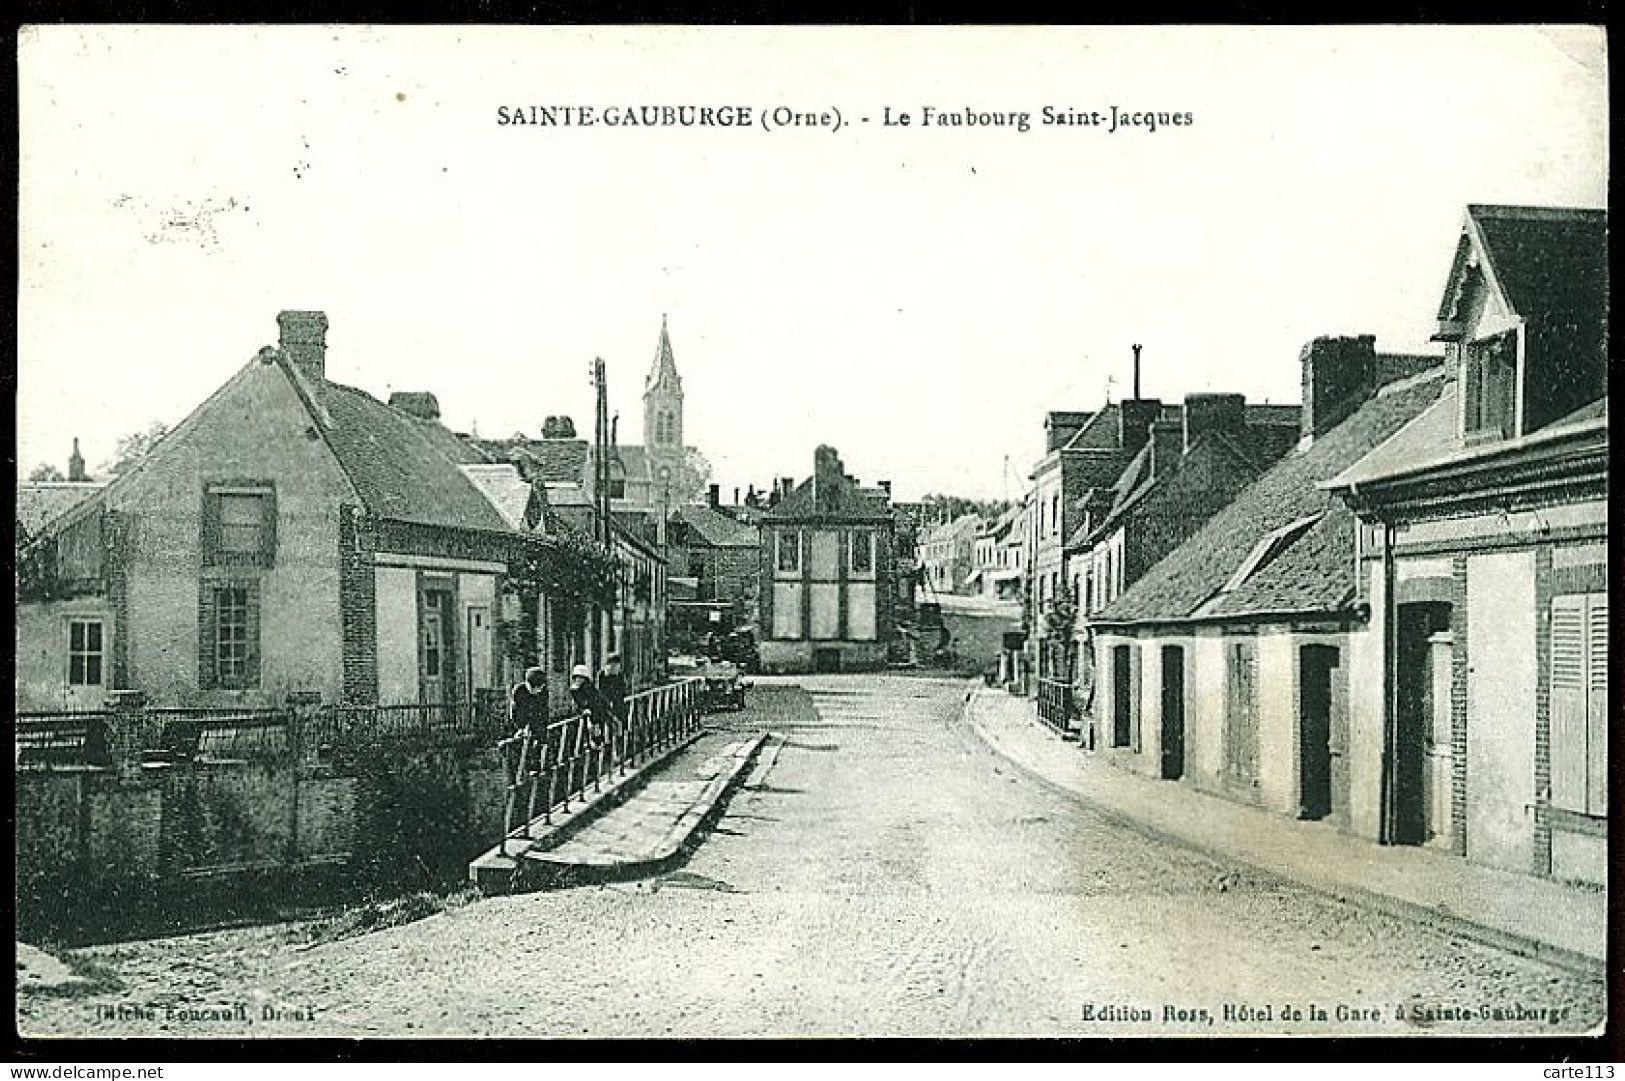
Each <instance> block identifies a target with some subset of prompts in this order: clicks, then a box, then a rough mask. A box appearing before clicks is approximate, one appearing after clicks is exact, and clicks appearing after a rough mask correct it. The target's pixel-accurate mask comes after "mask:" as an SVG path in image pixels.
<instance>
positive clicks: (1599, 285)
mask: <svg viewBox="0 0 1625 1081" xmlns="http://www.w3.org/2000/svg"><path fill="white" fill-rule="evenodd" d="M1467 213H1468V215H1469V216H1470V217H1471V218H1472V219H1473V221H1474V223H1475V224H1476V225H1477V227H1478V230H1479V235H1480V236H1482V237H1483V239H1484V243H1485V246H1486V247H1487V248H1488V254H1489V258H1490V265H1491V267H1492V268H1493V269H1494V273H1495V278H1496V281H1497V282H1499V283H1500V286H1501V290H1502V292H1503V293H1505V294H1506V298H1507V300H1508V301H1509V302H1510V303H1511V304H1512V307H1513V310H1514V311H1516V312H1517V313H1518V314H1519V315H1521V316H1523V317H1524V318H1525V319H1543V318H1549V317H1555V316H1562V317H1564V318H1565V319H1568V318H1572V317H1574V316H1576V315H1578V316H1581V317H1586V316H1590V317H1592V318H1597V319H1605V318H1606V314H1605V313H1606V312H1607V305H1608V213H1607V211H1604V210H1570V209H1559V208H1552V207H1517V206H1482V205H1475V206H1470V207H1468V208H1467Z"/></svg>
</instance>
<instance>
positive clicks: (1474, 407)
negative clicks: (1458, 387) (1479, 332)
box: [1462, 330, 1518, 439]
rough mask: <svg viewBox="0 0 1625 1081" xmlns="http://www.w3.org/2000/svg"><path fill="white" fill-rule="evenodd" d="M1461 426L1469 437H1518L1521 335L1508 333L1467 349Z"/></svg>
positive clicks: (1469, 346) (1478, 342)
mask: <svg viewBox="0 0 1625 1081" xmlns="http://www.w3.org/2000/svg"><path fill="white" fill-rule="evenodd" d="M1466 354H1467V358H1466V363H1465V366H1464V371H1463V374H1464V375H1465V377H1466V385H1465V390H1464V391H1463V398H1464V400H1465V409H1466V415H1465V416H1464V418H1463V423H1462V427H1463V430H1464V432H1465V434H1466V435H1467V436H1468V438H1476V439H1511V438H1512V437H1513V436H1514V435H1516V434H1517V427H1518V424H1517V405H1518V334H1517V332H1516V331H1512V330H1509V331H1507V332H1506V333H1504V334H1497V335H1496V336H1495V337H1493V338H1485V339H1483V340H1482V341H1476V342H1471V343H1469V344H1468V346H1467V349H1466Z"/></svg>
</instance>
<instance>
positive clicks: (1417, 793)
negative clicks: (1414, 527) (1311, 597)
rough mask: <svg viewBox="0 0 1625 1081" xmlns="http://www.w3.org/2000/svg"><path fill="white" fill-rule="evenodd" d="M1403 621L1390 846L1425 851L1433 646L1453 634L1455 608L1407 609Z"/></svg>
mask: <svg viewBox="0 0 1625 1081" xmlns="http://www.w3.org/2000/svg"><path fill="white" fill-rule="evenodd" d="M1398 618H1399V626H1398V641H1397V643H1396V649H1395V654H1394V686H1395V701H1394V727H1393V730H1392V734H1391V746H1390V747H1389V748H1388V768H1389V770H1390V773H1391V779H1390V784H1391V789H1392V793H1393V794H1392V797H1391V798H1392V801H1393V803H1392V807H1391V809H1390V820H1389V829H1388V843H1389V844H1396V845H1419V844H1423V843H1425V842H1426V841H1427V839H1428V794H1429V793H1428V788H1429V785H1428V782H1427V766H1428V758H1427V748H1428V743H1429V741H1430V740H1431V739H1432V736H1433V648H1432V646H1431V645H1430V643H1429V641H1428V640H1429V639H1430V638H1431V637H1432V636H1433V634H1434V632H1436V631H1439V630H1441V629H1448V628H1449V626H1450V606H1449V605H1448V604H1442V603H1436V602H1427V603H1420V604H1402V605H1400V606H1399V608H1398Z"/></svg>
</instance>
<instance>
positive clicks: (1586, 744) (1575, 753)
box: [1550, 593, 1608, 816]
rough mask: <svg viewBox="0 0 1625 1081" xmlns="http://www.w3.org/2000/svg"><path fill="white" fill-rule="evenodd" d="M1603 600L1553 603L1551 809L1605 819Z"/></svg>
mask: <svg viewBox="0 0 1625 1081" xmlns="http://www.w3.org/2000/svg"><path fill="white" fill-rule="evenodd" d="M1607 664H1608V595H1607V594H1606V593H1574V594H1566V595H1563V596H1558V597H1553V598H1552V650H1551V661H1550V665H1551V672H1550V674H1551V763H1552V806H1554V807H1559V808H1562V809H1564V810H1568V811H1577V812H1580V813H1582V814H1588V815H1597V816H1604V815H1607V813H1608V675H1607Z"/></svg>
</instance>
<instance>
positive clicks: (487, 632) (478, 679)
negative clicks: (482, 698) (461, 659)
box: [463, 606, 491, 699]
mask: <svg viewBox="0 0 1625 1081" xmlns="http://www.w3.org/2000/svg"><path fill="white" fill-rule="evenodd" d="M463 641H465V642H467V643H468V665H467V671H468V697H469V698H470V699H472V698H473V697H474V692H475V691H476V690H477V689H479V688H481V687H490V686H491V610H490V609H489V608H486V607H484V606H480V607H471V608H469V610H468V633H467V634H466V635H465V636H464V637H463Z"/></svg>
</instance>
